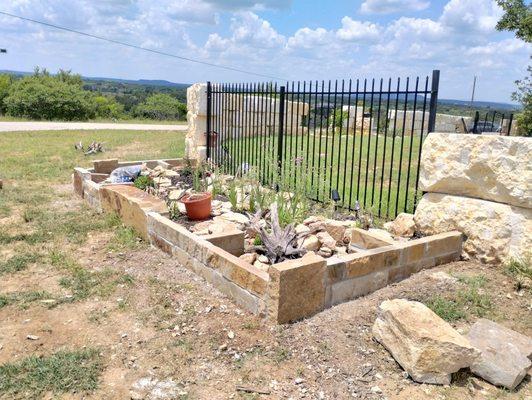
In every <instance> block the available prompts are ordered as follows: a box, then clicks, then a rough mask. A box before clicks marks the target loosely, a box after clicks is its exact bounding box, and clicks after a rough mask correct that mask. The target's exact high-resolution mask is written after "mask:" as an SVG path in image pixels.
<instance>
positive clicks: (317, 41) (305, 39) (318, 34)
mask: <svg viewBox="0 0 532 400" xmlns="http://www.w3.org/2000/svg"><path fill="white" fill-rule="evenodd" d="M331 36H332V35H331V32H329V31H327V30H326V29H323V28H317V29H310V28H301V29H298V30H297V32H296V33H294V35H293V36H292V37H290V38H289V39H288V44H287V47H288V48H289V49H306V50H308V49H314V48H317V47H320V46H326V45H330V44H331Z"/></svg>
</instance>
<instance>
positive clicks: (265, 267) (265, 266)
mask: <svg viewBox="0 0 532 400" xmlns="http://www.w3.org/2000/svg"><path fill="white" fill-rule="evenodd" d="M253 266H254V267H255V268H258V269H260V270H262V271H268V268H270V265H269V264H264V263H261V262H260V261H259V260H257V261H255V262H254V263H253Z"/></svg>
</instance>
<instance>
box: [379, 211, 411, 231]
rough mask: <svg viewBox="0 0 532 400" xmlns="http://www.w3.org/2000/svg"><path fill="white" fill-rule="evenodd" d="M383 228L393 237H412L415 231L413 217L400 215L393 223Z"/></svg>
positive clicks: (405, 214) (404, 214) (406, 214)
mask: <svg viewBox="0 0 532 400" xmlns="http://www.w3.org/2000/svg"><path fill="white" fill-rule="evenodd" d="M384 228H385V229H386V230H387V231H388V232H390V233H391V234H392V235H394V236H403V237H412V236H413V235H414V232H415V231H416V223H415V222H414V215H413V214H408V213H400V214H399V215H398V216H397V217H396V218H395V220H394V221H393V222H391V223H390V222H388V223H386V224H385V226H384Z"/></svg>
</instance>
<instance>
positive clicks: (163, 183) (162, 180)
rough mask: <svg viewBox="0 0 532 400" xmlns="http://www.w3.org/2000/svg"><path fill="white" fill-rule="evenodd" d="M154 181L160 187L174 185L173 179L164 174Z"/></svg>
mask: <svg viewBox="0 0 532 400" xmlns="http://www.w3.org/2000/svg"><path fill="white" fill-rule="evenodd" d="M153 183H155V185H156V186H160V187H168V186H172V181H171V180H170V179H169V178H165V177H162V176H159V177H156V178H153Z"/></svg>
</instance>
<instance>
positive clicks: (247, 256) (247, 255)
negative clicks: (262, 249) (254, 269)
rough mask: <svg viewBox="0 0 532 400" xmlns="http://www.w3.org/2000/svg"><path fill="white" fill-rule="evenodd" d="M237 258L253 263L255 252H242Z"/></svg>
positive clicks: (255, 257)
mask: <svg viewBox="0 0 532 400" xmlns="http://www.w3.org/2000/svg"><path fill="white" fill-rule="evenodd" d="M239 258H240V259H241V260H244V261H245V262H247V263H250V264H253V263H254V262H255V260H256V259H257V253H245V254H242V255H241V256H240V257H239Z"/></svg>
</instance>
